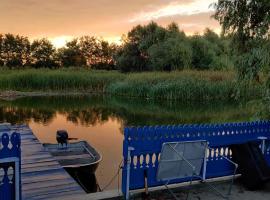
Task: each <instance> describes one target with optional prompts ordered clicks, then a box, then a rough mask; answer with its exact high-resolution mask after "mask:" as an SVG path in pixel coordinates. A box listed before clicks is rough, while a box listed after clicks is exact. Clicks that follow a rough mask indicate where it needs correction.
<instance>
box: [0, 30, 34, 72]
mask: <svg viewBox="0 0 270 200" xmlns="http://www.w3.org/2000/svg"><path fill="white" fill-rule="evenodd" d="M2 40H3V41H2V42H3V43H2V59H3V62H4V63H5V65H6V66H8V67H21V66H23V65H24V64H28V62H29V53H30V42H29V40H28V38H27V37H23V36H19V35H13V34H6V35H5V36H4V37H3V38H2Z"/></svg>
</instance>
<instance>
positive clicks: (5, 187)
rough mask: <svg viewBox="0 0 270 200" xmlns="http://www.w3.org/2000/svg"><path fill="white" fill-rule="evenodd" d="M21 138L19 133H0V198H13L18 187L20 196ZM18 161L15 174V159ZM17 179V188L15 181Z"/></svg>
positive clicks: (7, 199)
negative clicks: (17, 173) (17, 169)
mask: <svg viewBox="0 0 270 200" xmlns="http://www.w3.org/2000/svg"><path fill="white" fill-rule="evenodd" d="M20 146H21V138H20V134H19V133H16V132H13V133H12V134H8V133H0V199H3V200H15V199H16V198H15V197H16V196H15V194H16V190H17V189H18V192H19V196H20V197H21V178H20V171H21V167H20V166H21V148H20ZM14 160H18V161H19V176H18V177H17V176H16V174H15V161H14ZM17 179H19V188H16V187H17V186H16V181H17Z"/></svg>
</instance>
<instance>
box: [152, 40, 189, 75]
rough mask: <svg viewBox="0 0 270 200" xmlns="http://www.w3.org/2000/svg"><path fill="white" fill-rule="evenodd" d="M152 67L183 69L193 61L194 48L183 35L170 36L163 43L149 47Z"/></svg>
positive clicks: (169, 69) (157, 68) (166, 69)
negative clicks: (183, 38)
mask: <svg viewBox="0 0 270 200" xmlns="http://www.w3.org/2000/svg"><path fill="white" fill-rule="evenodd" d="M148 53H149V57H150V64H151V69H153V70H162V71H163V70H165V71H171V70H182V69H184V68H188V67H190V65H191V61H192V49H191V46H190V45H189V43H188V42H187V41H185V40H182V39H181V37H174V38H168V39H167V40H165V41H164V42H162V43H158V44H154V45H152V46H151V47H150V48H149V49H148Z"/></svg>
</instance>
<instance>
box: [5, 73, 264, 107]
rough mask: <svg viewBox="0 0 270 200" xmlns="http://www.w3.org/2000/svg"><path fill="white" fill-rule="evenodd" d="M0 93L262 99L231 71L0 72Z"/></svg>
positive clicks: (255, 86)
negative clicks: (71, 93)
mask: <svg viewBox="0 0 270 200" xmlns="http://www.w3.org/2000/svg"><path fill="white" fill-rule="evenodd" d="M0 90H2V91H6V90H13V91H35V92H36V91H40V92H43V91H46V92H48V91H53V92H66V91H67V92H79V93H101V94H111V95H118V96H126V97H140V98H152V99H165V100H179V101H197V102H202V101H204V102H205V101H210V100H222V101H230V100H251V99H258V98H261V97H262V96H263V94H264V91H265V88H264V86H263V84H258V83H257V84H254V83H252V84H250V83H247V82H239V81H237V78H236V73H235V72H233V71H229V72H223V71H194V70H184V71H181V72H170V73H169V72H168V73H167V72H144V73H130V74H122V73H119V72H117V71H94V70H86V69H61V70H48V69H24V70H0Z"/></svg>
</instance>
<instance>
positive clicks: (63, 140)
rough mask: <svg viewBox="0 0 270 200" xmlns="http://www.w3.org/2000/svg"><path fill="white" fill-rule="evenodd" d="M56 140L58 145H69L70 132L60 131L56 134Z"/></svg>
mask: <svg viewBox="0 0 270 200" xmlns="http://www.w3.org/2000/svg"><path fill="white" fill-rule="evenodd" d="M56 140H57V142H58V144H61V145H62V146H63V145H64V144H66V145H67V143H68V132H67V131H66V130H58V131H57V132H56Z"/></svg>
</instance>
